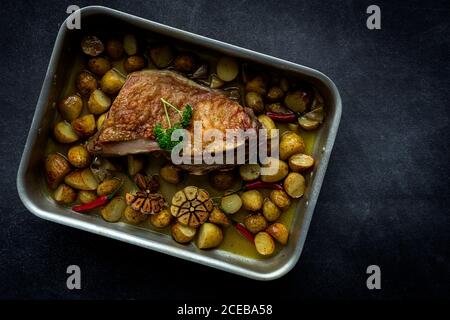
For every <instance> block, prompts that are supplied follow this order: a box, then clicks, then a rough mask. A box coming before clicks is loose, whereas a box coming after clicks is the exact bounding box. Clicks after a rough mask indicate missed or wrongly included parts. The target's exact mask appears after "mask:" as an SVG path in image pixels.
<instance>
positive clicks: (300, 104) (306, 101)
mask: <svg viewBox="0 0 450 320" xmlns="http://www.w3.org/2000/svg"><path fill="white" fill-rule="evenodd" d="M284 104H285V105H286V107H288V108H289V109H291V110H292V111H294V112H304V111H305V110H306V109H307V108H308V107H309V105H310V104H311V99H310V95H309V94H308V92H306V91H305V90H296V91H293V92H289V93H288V94H287V95H286V97H285V98H284Z"/></svg>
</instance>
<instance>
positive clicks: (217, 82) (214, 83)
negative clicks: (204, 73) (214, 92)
mask: <svg viewBox="0 0 450 320" xmlns="http://www.w3.org/2000/svg"><path fill="white" fill-rule="evenodd" d="M224 84H225V82H224V81H223V80H222V79H220V78H219V77H218V76H216V75H215V74H212V75H211V80H210V83H209V87H210V88H211V89H218V88H221V87H222V86H223V85H224Z"/></svg>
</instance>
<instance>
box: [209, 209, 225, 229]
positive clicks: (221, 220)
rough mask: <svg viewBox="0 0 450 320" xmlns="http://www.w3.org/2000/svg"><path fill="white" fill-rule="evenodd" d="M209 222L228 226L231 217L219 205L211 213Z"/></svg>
mask: <svg viewBox="0 0 450 320" xmlns="http://www.w3.org/2000/svg"><path fill="white" fill-rule="evenodd" d="M208 220H209V222H212V223H215V224H218V225H221V226H224V227H228V226H230V219H228V217H227V216H226V214H225V213H223V211H222V210H220V209H219V208H217V207H214V209H213V211H211V213H210V214H209V218H208Z"/></svg>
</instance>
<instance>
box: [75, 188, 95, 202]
mask: <svg viewBox="0 0 450 320" xmlns="http://www.w3.org/2000/svg"><path fill="white" fill-rule="evenodd" d="M95 199H97V192H94V191H89V190H80V191H79V192H78V201H80V202H81V203H83V204H86V203H89V202H92V201H94V200H95Z"/></svg>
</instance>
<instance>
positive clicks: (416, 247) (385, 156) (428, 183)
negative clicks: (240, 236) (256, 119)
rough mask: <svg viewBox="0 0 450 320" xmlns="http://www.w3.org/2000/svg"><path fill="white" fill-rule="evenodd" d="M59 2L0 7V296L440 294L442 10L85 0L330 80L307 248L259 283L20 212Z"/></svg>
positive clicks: (447, 85) (444, 255) (449, 278)
mask: <svg viewBox="0 0 450 320" xmlns="http://www.w3.org/2000/svg"><path fill="white" fill-rule="evenodd" d="M70 4H72V1H45V2H37V1H33V2H25V1H2V2H1V4H0V6H1V9H2V10H1V11H2V15H1V18H0V19H1V22H0V23H1V28H0V30H1V33H0V52H1V64H0V70H1V71H0V75H1V79H2V81H1V85H0V110H1V112H2V116H1V117H0V136H1V137H2V139H1V140H0V146H1V148H0V149H1V167H0V173H1V182H2V186H1V189H2V193H1V200H0V298H9V299H12V298H39V299H44V298H45V299H48V298H57V299H62V298H64V299H78V298H84V299H90V298H119V299H188V298H190V299H195V298H199V299H213V298H226V297H228V298H236V300H237V301H239V299H240V298H254V299H256V300H258V299H259V298H262V297H263V296H265V294H266V293H267V292H269V293H270V295H271V296H274V297H277V298H280V299H305V298H327V299H330V298H331V299H333V298H337V299H342V298H345V299H397V298H448V297H449V296H450V295H449V294H450V288H449V283H450V271H449V264H450V254H449V253H450V252H449V248H450V230H449V227H450V217H449V214H450V212H449V205H450V201H449V191H450V188H449V173H450V171H449V141H450V134H449V131H450V128H449V110H450V105H449V98H448V96H449V95H448V94H449V89H450V78H449V72H450V66H449V58H450V50H449V49H450V48H449V39H450V37H449V34H450V26H449V21H450V20H449V16H450V15H449V13H450V5H449V2H448V1H432V2H431V1H407V2H406V1H404V2H403V3H402V4H400V3H397V2H395V3H394V2H393V1H380V0H377V1H350V0H348V1H315V2H312V1H297V2H296V1H279V2H275V1H273V2H268V1H195V2H194V1H192V2H190V1H160V2H156V1H111V2H106V1H100V2H96V3H95V4H103V5H106V6H110V7H112V8H116V9H120V10H123V11H125V12H129V13H132V14H135V15H138V16H142V17H144V18H148V19H151V20H154V21H157V22H162V23H165V24H168V25H171V26H174V27H177V28H181V29H185V30H188V31H191V32H194V33H198V34H201V35H204V36H207V37H211V38H215V39H218V40H222V41H225V42H229V43H232V44H235V45H238V46H243V47H246V48H249V49H252V50H256V51H259V52H263V53H266V54H269V55H273V56H276V57H280V58H283V59H287V60H290V61H293V62H297V63H300V64H304V65H306V66H310V67H313V68H316V69H319V70H321V71H323V72H324V73H325V74H327V75H328V76H330V77H331V78H332V79H333V80H334V81H335V83H336V85H337V86H338V88H339V90H340V92H341V95H342V100H343V116H342V121H341V125H340V129H339V133H338V136H337V140H336V144H335V147H334V150H333V153H332V157H331V163H330V165H329V167H328V171H327V174H326V177H325V181H324V184H323V187H322V191H321V194H320V197H319V201H318V204H317V207H316V211H315V214H314V217H313V220H312V223H311V227H310V230H309V234H308V237H307V241H306V245H305V249H304V251H303V254H302V256H301V258H300V261H299V262H298V264H297V266H296V267H295V268H294V269H293V270H292V271H291V272H290V273H289V274H287V275H286V276H285V277H283V278H281V279H279V280H276V281H272V282H257V281H252V280H248V279H244V278H241V277H238V276H234V275H231V274H227V273H223V272H220V271H217V270H214V269H210V268H207V267H204V266H201V265H198V264H194V263H189V262H186V261H183V260H179V259H175V258H172V257H169V256H166V255H163V254H159V253H156V252H152V251H148V250H145V249H141V248H137V247H134V246H131V245H127V244H124V243H120V242H118V241H113V240H109V239H106V238H102V237H100V236H96V235H92V234H89V233H86V232H83V231H79V230H75V229H71V228H67V227H64V226H62V225H57V224H54V223H50V222H46V221H44V220H41V219H39V218H37V217H35V216H34V215H32V214H31V213H29V212H28V211H27V210H26V209H25V207H24V206H23V205H22V203H21V202H20V200H19V197H18V194H17V191H16V173H17V168H18V165H19V160H20V157H21V154H22V150H23V147H24V144H25V140H26V136H27V134H28V129H29V126H30V124H31V119H32V116H33V112H34V108H35V105H36V102H37V98H38V95H39V92H40V89H41V85H42V81H43V79H44V75H45V71H46V68H47V64H48V61H49V58H50V54H51V52H52V47H53V44H54V41H55V38H56V34H57V32H58V28H59V25H60V24H61V23H62V21H63V20H64V19H65V17H66V16H67V15H66V13H65V11H66V8H67V6H68V5H70ZM76 4H78V5H79V6H86V5H89V4H94V3H89V2H86V1H76ZM370 4H377V5H379V6H380V7H381V10H382V29H381V30H379V31H370V30H368V29H367V28H366V18H367V16H368V15H367V14H366V13H365V12H366V8H367V6H368V5H370ZM70 264H77V265H79V266H80V267H81V269H82V290H79V291H76V290H74V291H69V290H67V289H66V273H65V271H66V268H67V266H68V265H70ZM371 264H376V265H379V266H380V267H381V272H382V289H381V290H375V291H369V290H368V289H367V288H366V277H367V275H366V273H365V271H366V268H367V266H368V265H371ZM213 286H214V287H213ZM211 288H214V294H211ZM267 290H269V291H267Z"/></svg>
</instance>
